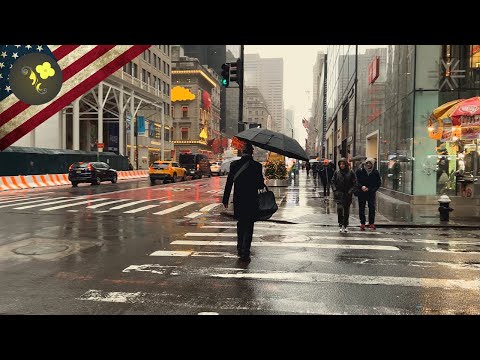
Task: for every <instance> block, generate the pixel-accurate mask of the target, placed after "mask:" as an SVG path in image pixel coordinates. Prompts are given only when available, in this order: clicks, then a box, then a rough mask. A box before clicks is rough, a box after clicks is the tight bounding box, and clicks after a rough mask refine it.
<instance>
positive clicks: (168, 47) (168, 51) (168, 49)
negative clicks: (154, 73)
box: [167, 45, 170, 56]
mask: <svg viewBox="0 0 480 360" xmlns="http://www.w3.org/2000/svg"><path fill="white" fill-rule="evenodd" d="M167 55H168V56H170V45H167Z"/></svg>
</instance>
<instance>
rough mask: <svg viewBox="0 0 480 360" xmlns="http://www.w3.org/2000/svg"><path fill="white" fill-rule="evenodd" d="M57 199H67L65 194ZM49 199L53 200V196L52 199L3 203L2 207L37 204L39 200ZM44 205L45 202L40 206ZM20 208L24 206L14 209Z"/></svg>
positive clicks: (42, 200)
mask: <svg viewBox="0 0 480 360" xmlns="http://www.w3.org/2000/svg"><path fill="white" fill-rule="evenodd" d="M56 199H65V196H62V197H58V198H56ZM49 200H51V198H50V199H41V200H34V201H32V199H25V200H23V201H22V202H16V203H14V204H9V205H2V206H0V208H4V207H9V206H21V205H25V204H36V203H39V202H43V203H45V201H49ZM42 205H43V204H40V205H38V206H42ZM18 209H22V208H14V210H18Z"/></svg>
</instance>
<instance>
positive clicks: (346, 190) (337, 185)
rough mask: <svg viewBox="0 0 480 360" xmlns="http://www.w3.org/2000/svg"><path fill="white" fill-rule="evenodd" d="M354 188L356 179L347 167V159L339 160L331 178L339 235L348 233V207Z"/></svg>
mask: <svg viewBox="0 0 480 360" xmlns="http://www.w3.org/2000/svg"><path fill="white" fill-rule="evenodd" d="M356 186H357V177H356V176H355V173H354V172H353V170H351V169H350V167H349V166H348V162H347V159H345V158H341V159H340V160H339V161H338V170H337V171H335V173H334V174H333V178H332V190H333V197H334V200H335V202H336V203H337V214H338V225H339V226H340V232H341V233H346V232H348V230H347V227H348V217H349V216H350V205H351V204H352V196H353V195H352V194H353V191H354V189H355V187H356Z"/></svg>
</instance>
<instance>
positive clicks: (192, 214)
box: [185, 211, 203, 219]
mask: <svg viewBox="0 0 480 360" xmlns="http://www.w3.org/2000/svg"><path fill="white" fill-rule="evenodd" d="M200 215H203V213H202V212H199V211H195V212H193V213H190V214H188V215H185V217H186V218H189V219H194V218H196V217H199V216H200Z"/></svg>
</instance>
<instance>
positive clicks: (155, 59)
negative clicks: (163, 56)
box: [153, 54, 157, 67]
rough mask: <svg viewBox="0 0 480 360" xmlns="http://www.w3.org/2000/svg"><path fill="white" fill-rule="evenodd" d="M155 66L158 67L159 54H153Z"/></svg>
mask: <svg viewBox="0 0 480 360" xmlns="http://www.w3.org/2000/svg"><path fill="white" fill-rule="evenodd" d="M153 66H155V67H157V55H155V54H153Z"/></svg>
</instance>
